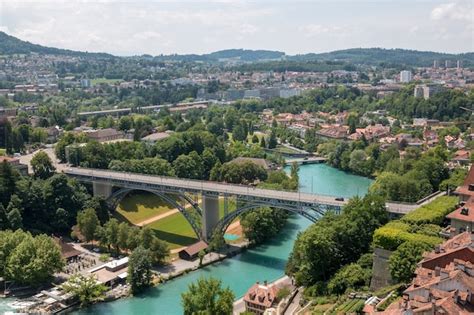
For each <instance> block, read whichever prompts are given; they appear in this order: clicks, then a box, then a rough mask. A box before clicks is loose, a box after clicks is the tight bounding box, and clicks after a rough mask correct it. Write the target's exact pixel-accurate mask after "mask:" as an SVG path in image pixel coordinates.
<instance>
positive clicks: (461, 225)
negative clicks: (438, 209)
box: [446, 199, 474, 234]
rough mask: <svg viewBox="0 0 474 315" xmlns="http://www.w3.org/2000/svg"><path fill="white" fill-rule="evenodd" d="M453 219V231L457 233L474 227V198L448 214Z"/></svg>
mask: <svg viewBox="0 0 474 315" xmlns="http://www.w3.org/2000/svg"><path fill="white" fill-rule="evenodd" d="M446 218H448V219H449V220H451V231H452V232H454V233H455V234H458V233H463V232H465V231H472V230H473V229H474V200H473V199H469V200H468V201H466V202H465V203H461V206H460V207H458V208H457V209H456V210H454V211H453V212H451V213H450V214H448V215H447V216H446Z"/></svg>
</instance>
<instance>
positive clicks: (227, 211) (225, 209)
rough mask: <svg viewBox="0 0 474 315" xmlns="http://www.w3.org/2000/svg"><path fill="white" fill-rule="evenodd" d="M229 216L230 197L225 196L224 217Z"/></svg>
mask: <svg viewBox="0 0 474 315" xmlns="http://www.w3.org/2000/svg"><path fill="white" fill-rule="evenodd" d="M227 214H229V196H227V195H224V217H225V216H226V215H227Z"/></svg>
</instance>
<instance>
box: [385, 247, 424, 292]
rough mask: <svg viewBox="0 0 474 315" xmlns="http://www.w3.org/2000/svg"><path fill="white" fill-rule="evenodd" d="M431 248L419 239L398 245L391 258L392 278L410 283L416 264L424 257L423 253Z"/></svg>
mask: <svg viewBox="0 0 474 315" xmlns="http://www.w3.org/2000/svg"><path fill="white" fill-rule="evenodd" d="M430 249H431V246H430V245H428V244H426V243H424V242H417V241H408V242H405V243H403V244H402V245H400V246H398V248H397V249H396V250H395V251H394V252H393V253H392V255H390V259H389V267H390V275H391V276H392V278H393V279H394V280H395V281H397V282H403V283H409V282H410V281H411V279H412V278H413V274H414V272H415V269H416V264H417V263H418V262H419V261H420V260H421V259H422V258H423V253H424V252H426V251H429V250H430Z"/></svg>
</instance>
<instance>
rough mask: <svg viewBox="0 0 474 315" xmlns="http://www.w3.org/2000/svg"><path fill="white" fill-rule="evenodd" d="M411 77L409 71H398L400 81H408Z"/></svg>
mask: <svg viewBox="0 0 474 315" xmlns="http://www.w3.org/2000/svg"><path fill="white" fill-rule="evenodd" d="M411 79H412V75H411V71H408V70H403V71H400V82H401V83H409V82H410V81H411Z"/></svg>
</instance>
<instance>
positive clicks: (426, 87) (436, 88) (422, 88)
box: [414, 84, 443, 100]
mask: <svg viewBox="0 0 474 315" xmlns="http://www.w3.org/2000/svg"><path fill="white" fill-rule="evenodd" d="M442 90H443V86H442V85H440V84H418V85H416V86H415V90H414V96H415V97H423V98H424V99H425V100H427V99H429V98H430V97H431V96H433V95H435V94H436V93H439V92H441V91H442Z"/></svg>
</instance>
